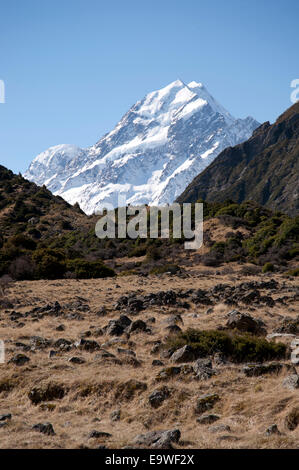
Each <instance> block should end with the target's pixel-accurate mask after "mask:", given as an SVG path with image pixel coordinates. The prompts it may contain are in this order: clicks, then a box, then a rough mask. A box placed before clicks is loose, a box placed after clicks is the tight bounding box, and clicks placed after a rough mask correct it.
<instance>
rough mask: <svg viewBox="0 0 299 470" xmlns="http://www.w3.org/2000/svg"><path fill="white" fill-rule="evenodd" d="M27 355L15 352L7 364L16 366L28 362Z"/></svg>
mask: <svg viewBox="0 0 299 470" xmlns="http://www.w3.org/2000/svg"><path fill="white" fill-rule="evenodd" d="M29 361H30V359H29V357H27V356H25V354H21V353H19V354H15V355H14V356H13V357H12V358H11V359H10V360H9V361H8V364H15V365H16V366H23V365H25V364H27V362H29Z"/></svg>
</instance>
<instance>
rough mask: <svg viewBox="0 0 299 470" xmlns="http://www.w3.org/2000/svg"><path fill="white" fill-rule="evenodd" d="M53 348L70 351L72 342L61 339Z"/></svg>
mask: <svg viewBox="0 0 299 470" xmlns="http://www.w3.org/2000/svg"><path fill="white" fill-rule="evenodd" d="M53 347H54V348H57V349H61V350H62V351H69V350H70V349H71V347H72V342H71V341H69V340H68V339H65V338H59V339H57V340H56V341H55V343H54V344H53Z"/></svg>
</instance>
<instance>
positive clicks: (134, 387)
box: [115, 379, 147, 400]
mask: <svg viewBox="0 0 299 470" xmlns="http://www.w3.org/2000/svg"><path fill="white" fill-rule="evenodd" d="M145 390H147V384H146V383H145V382H140V381H139V380H136V379H130V380H128V381H127V382H124V383H120V384H118V386H117V387H116V391H115V398H116V399H117V400H131V399H132V398H133V397H134V396H135V395H136V394H137V395H140V394H141V393H142V392H144V391H145Z"/></svg>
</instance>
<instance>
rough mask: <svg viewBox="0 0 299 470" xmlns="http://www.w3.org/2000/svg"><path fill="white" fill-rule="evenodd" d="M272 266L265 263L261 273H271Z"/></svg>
mask: <svg viewBox="0 0 299 470" xmlns="http://www.w3.org/2000/svg"><path fill="white" fill-rule="evenodd" d="M273 271H274V266H273V264H272V263H265V264H264V266H263V269H262V272H263V273H268V272H273Z"/></svg>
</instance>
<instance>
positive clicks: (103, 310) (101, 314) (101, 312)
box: [96, 307, 107, 317]
mask: <svg viewBox="0 0 299 470" xmlns="http://www.w3.org/2000/svg"><path fill="white" fill-rule="evenodd" d="M96 315H97V317H105V316H106V315H107V309H106V308H105V307H101V308H100V309H99V310H98V311H97V312H96Z"/></svg>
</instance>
